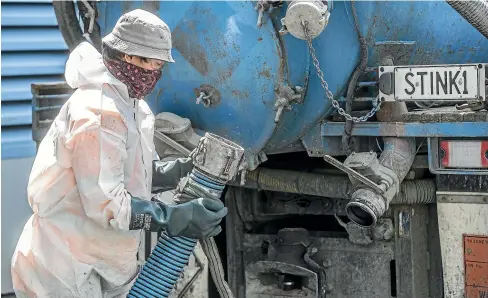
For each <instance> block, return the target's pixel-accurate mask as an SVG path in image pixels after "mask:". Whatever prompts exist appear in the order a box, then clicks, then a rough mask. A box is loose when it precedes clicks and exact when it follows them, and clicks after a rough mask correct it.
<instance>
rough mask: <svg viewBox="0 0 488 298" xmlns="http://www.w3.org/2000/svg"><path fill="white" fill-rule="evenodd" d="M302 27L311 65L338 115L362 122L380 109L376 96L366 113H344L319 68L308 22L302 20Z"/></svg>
mask: <svg viewBox="0 0 488 298" xmlns="http://www.w3.org/2000/svg"><path fill="white" fill-rule="evenodd" d="M302 27H303V31H304V33H305V37H306V39H307V43H308V49H309V51H310V55H311V56H312V60H313V65H314V66H315V68H316V69H317V75H318V76H319V78H320V82H321V85H322V88H324V90H325V94H326V96H327V98H328V99H329V100H330V101H331V102H332V106H333V107H334V108H336V109H337V112H338V113H339V115H342V116H344V117H345V118H346V119H347V120H352V121H353V122H364V121H366V120H368V119H369V118H371V117H373V115H374V114H375V113H376V112H377V111H378V110H379V109H380V106H381V101H379V100H378V97H376V99H375V100H374V101H373V108H372V109H371V111H369V112H368V113H367V114H366V115H364V116H361V117H353V116H351V115H349V114H348V113H346V111H344V109H343V108H341V107H340V105H339V102H338V101H337V100H335V99H334V94H333V93H332V92H331V91H330V90H329V84H327V81H326V80H325V79H324V73H323V72H322V70H321V69H320V64H319V60H318V59H317V55H316V54H315V49H314V47H313V45H312V37H311V36H310V32H309V31H308V22H307V21H304V20H302Z"/></svg>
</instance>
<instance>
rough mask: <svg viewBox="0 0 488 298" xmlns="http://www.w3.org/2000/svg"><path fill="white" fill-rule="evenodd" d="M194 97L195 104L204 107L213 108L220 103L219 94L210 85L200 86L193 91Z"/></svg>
mask: <svg viewBox="0 0 488 298" xmlns="http://www.w3.org/2000/svg"><path fill="white" fill-rule="evenodd" d="M193 91H194V92H195V96H196V101H195V103H196V104H200V103H201V104H203V106H204V107H206V108H208V107H210V106H215V105H217V104H219V103H220V100H221V99H220V92H219V90H218V89H217V88H215V87H214V86H211V85H200V87H198V88H195V89H194V90H193Z"/></svg>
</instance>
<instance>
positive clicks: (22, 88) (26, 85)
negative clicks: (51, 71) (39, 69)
mask: <svg viewBox="0 0 488 298" xmlns="http://www.w3.org/2000/svg"><path fill="white" fill-rule="evenodd" d="M59 81H63V76H62V75H58V76H51V75H49V76H26V77H24V76H22V77H4V76H3V73H2V102H4V101H18V100H29V101H30V100H31V98H32V94H31V84H32V83H48V82H59Z"/></svg>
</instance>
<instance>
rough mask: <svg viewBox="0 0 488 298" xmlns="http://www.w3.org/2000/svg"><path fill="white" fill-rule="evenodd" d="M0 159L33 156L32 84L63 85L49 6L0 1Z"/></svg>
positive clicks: (63, 55)
mask: <svg viewBox="0 0 488 298" xmlns="http://www.w3.org/2000/svg"><path fill="white" fill-rule="evenodd" d="M1 24H2V36H1V42H2V57H1V59H2V60H1V71H2V72H1V73H2V80H1V90H2V92H1V100H2V107H1V115H2V135H1V136H2V137H1V140H2V159H8V158H21V157H29V156H34V155H35V151H36V145H35V142H34V141H33V140H32V131H31V123H32V107H31V102H32V93H31V84H33V83H45V82H59V81H62V80H64V76H63V73H64V66H65V63H66V59H67V55H68V53H67V46H66V44H65V42H64V40H63V37H62V36H61V33H60V32H59V29H58V27H57V22H56V17H55V15H54V9H53V7H52V1H47V0H29V1H22V0H20V1H2V10H1Z"/></svg>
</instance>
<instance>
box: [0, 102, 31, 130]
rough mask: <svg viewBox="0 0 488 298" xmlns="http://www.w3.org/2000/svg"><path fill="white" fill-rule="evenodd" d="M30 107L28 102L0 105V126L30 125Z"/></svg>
mask: <svg viewBox="0 0 488 298" xmlns="http://www.w3.org/2000/svg"><path fill="white" fill-rule="evenodd" d="M31 122H32V106H31V103H30V102H28V101H21V102H5V103H2V126H14V125H30V124H31Z"/></svg>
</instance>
